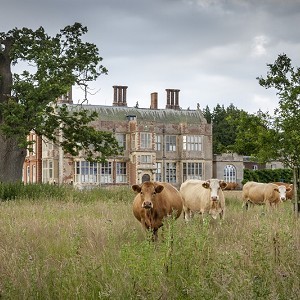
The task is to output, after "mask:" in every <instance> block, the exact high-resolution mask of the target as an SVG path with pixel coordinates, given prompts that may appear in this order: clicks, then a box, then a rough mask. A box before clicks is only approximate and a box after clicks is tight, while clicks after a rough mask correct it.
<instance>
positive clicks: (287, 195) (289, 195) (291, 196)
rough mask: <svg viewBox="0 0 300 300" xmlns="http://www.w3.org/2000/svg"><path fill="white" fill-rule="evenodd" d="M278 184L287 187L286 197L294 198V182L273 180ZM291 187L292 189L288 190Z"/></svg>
mask: <svg viewBox="0 0 300 300" xmlns="http://www.w3.org/2000/svg"><path fill="white" fill-rule="evenodd" d="M272 183H274V184H276V185H284V186H285V187H286V189H287V190H286V198H287V199H293V197H294V185H293V184H292V183H286V182H272ZM288 188H290V190H288Z"/></svg>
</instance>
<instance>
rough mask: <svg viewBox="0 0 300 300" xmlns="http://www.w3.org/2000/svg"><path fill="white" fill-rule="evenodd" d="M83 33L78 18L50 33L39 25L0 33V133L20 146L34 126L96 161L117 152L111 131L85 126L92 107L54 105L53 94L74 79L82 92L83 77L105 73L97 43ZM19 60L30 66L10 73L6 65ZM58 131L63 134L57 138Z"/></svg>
mask: <svg viewBox="0 0 300 300" xmlns="http://www.w3.org/2000/svg"><path fill="white" fill-rule="evenodd" d="M86 33H87V28H86V27H84V26H82V25H81V24H80V23H74V25H72V26H66V27H65V28H64V29H62V30H61V31H60V33H58V34H56V35H55V36H54V37H51V36H49V35H48V34H47V33H46V32H45V31H44V28H43V27H40V28H38V29H37V30H36V31H33V30H31V29H28V28H22V29H17V28H14V29H12V30H10V31H8V32H7V33H4V32H1V33H0V44H1V45H4V46H5V47H0V63H1V65H0V71H1V72H0V134H1V135H4V136H9V137H13V138H14V139H16V141H17V143H18V146H19V147H21V148H26V147H28V146H29V147H30V146H31V145H30V143H29V142H28V141H27V139H26V137H27V135H28V134H29V133H30V132H31V131H34V132H35V133H36V134H37V135H40V136H44V137H46V138H48V139H49V140H51V141H53V142H55V143H57V144H60V145H61V146H62V147H63V149H64V150H65V151H66V152H68V153H70V154H72V155H78V153H79V151H81V150H84V151H85V154H86V158H87V159H88V160H92V159H94V160H97V161H101V162H103V161H105V158H106V157H108V156H110V155H117V154H119V153H120V150H121V149H120V148H119V146H118V143H117V141H116V140H115V138H114V136H113V134H112V133H109V132H100V131H97V130H95V129H94V128H92V127H91V126H90V125H91V122H92V121H94V120H95V119H96V118H97V117H98V115H97V113H96V112H89V111H88V110H85V109H84V108H83V107H82V106H80V105H78V107H77V111H70V110H69V109H68V107H67V106H57V105H56V101H57V98H58V97H60V96H61V95H65V94H67V92H69V90H70V89H71V87H72V86H73V85H77V86H79V87H81V88H82V89H83V90H85V92H86V94H87V91H88V83H89V82H90V81H94V80H96V79H97V78H98V77H99V76H100V75H101V74H107V70H106V68H105V67H103V66H102V65H101V64H100V63H101V61H102V57H100V56H99V50H98V48H97V47H96V45H94V44H92V43H88V42H83V41H82V37H83V35H84V34H86ZM2 48H3V49H4V50H3V49H2ZM20 61H24V62H25V63H28V64H29V65H30V68H26V69H25V70H24V71H23V72H22V73H21V74H11V65H14V64H18V63H19V62H20ZM28 69H29V70H30V72H29V71H28ZM85 100H86V99H85ZM57 134H61V135H62V137H61V139H59V138H58V136H57ZM12 163H13V162H12Z"/></svg>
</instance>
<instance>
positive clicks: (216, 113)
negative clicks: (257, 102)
mask: <svg viewBox="0 0 300 300" xmlns="http://www.w3.org/2000/svg"><path fill="white" fill-rule="evenodd" d="M203 112H204V116H205V117H206V118H208V119H210V120H211V122H212V127H213V153H216V154H219V153H223V152H228V151H229V152H233V151H235V150H234V145H235V141H236V135H237V127H238V125H239V119H240V117H241V115H242V114H243V113H245V112H243V111H242V110H239V109H237V108H236V107H235V106H234V105H233V104H230V105H229V106H228V107H227V108H225V107H224V105H222V106H221V105H220V104H217V106H216V107H215V108H214V109H213V112H212V113H211V114H210V111H209V108H208V106H207V107H206V108H205V110H204V111H203Z"/></svg>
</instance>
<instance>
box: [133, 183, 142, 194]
mask: <svg viewBox="0 0 300 300" xmlns="http://www.w3.org/2000/svg"><path fill="white" fill-rule="evenodd" d="M131 188H132V189H133V190H134V191H135V192H137V193H140V191H141V187H140V186H139V185H138V184H134V185H133V186H132V187H131Z"/></svg>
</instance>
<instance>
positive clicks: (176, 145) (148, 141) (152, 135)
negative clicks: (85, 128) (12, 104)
mask: <svg viewBox="0 0 300 300" xmlns="http://www.w3.org/2000/svg"><path fill="white" fill-rule="evenodd" d="M113 92H114V93H113V103H112V106H104V105H83V106H82V107H83V108H84V109H89V110H93V111H97V112H98V114H99V118H98V119H97V120H96V121H94V122H93V124H92V125H93V126H95V127H96V128H97V129H99V130H102V131H111V132H113V133H114V134H115V136H116V139H117V140H118V141H119V143H120V145H122V146H123V147H124V153H123V155H122V156H115V157H110V158H109V159H108V160H107V162H106V163H96V162H88V161H86V160H84V158H83V157H81V156H77V157H73V156H71V155H70V154H68V153H65V152H64V151H63V150H62V148H61V147H58V146H57V145H53V144H52V143H50V142H46V141H45V140H44V139H42V138H41V137H38V136H35V134H31V135H30V136H28V139H30V140H33V141H35V145H34V149H33V151H32V152H28V153H27V157H26V160H25V163H24V167H23V181H24V183H35V182H43V183H58V184H73V185H74V186H75V187H78V188H82V189H83V188H91V187H94V186H108V185H132V184H135V183H141V182H143V181H147V180H156V181H166V182H170V183H172V184H173V185H175V186H180V184H181V183H182V182H183V181H185V180H186V179H188V178H197V179H209V178H211V177H212V176H213V154H212V125H211V124H208V123H207V121H206V119H205V118H204V116H203V114H202V112H201V110H200V109H199V108H197V109H196V110H190V109H181V108H180V106H179V92H180V90H178V89H166V93H167V95H166V106H165V109H158V94H157V93H152V94H151V95H150V101H149V102H150V103H149V108H138V107H128V106H127V99H126V96H127V86H113ZM59 102H60V103H64V104H66V105H67V106H68V107H69V109H70V111H72V110H78V109H80V107H81V106H80V105H77V104H73V101H72V93H71V92H70V93H69V94H68V95H66V96H65V97H61V98H60V99H59Z"/></svg>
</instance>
